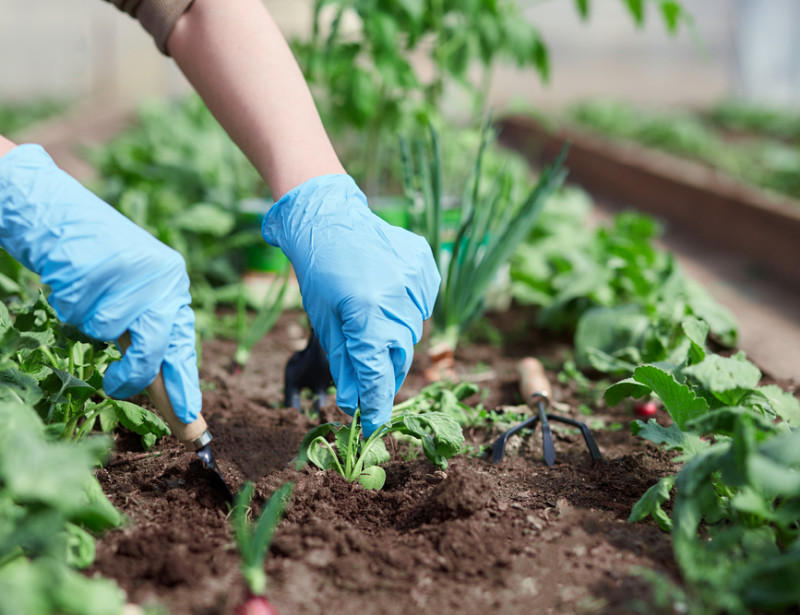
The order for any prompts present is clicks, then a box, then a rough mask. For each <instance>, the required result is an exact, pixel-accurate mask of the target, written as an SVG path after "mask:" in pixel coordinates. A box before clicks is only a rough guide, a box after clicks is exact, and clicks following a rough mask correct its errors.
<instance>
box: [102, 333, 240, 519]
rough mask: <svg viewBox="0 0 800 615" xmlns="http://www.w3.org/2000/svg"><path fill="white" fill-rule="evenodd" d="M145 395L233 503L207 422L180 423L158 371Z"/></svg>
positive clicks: (126, 340) (126, 342)
mask: <svg viewBox="0 0 800 615" xmlns="http://www.w3.org/2000/svg"><path fill="white" fill-rule="evenodd" d="M117 343H118V344H119V347H120V349H121V350H122V352H125V350H127V349H128V347H129V346H130V337H129V336H128V334H127V333H125V334H123V335H122V336H121V337H120V338H119V339H118V340H117ZM147 395H148V396H149V397H150V399H151V400H153V403H154V404H155V406H156V410H158V413H159V414H160V415H161V418H162V419H164V421H165V422H166V423H167V425H169V428H170V430H171V431H172V433H173V435H174V436H175V437H176V438H178V440H180V441H181V442H182V443H183V445H184V446H186V448H188V449H189V450H192V451H195V452H196V453H197V456H198V457H199V458H200V461H202V462H203V465H204V466H205V467H206V468H208V469H209V470H211V472H210V473H209V475H208V476H209V478H210V480H211V484H212V486H213V487H214V488H215V489H216V490H217V491H218V492H219V493H220V494H221V495H222V496H223V497H224V498H225V500H226V501H227V502H231V503H232V502H233V493H232V492H231V489H230V487H228V483H226V482H225V478H224V477H223V476H222V472H220V470H219V466H218V465H217V461H216V460H215V459H214V453H213V452H212V451H211V444H210V443H211V432H210V431H209V430H208V425H207V424H206V421H205V419H204V418H203V417H202V415H201V416H198V417H197V419H196V420H195V421H194V422H192V423H189V424H188V425H186V424H184V423H182V422H181V421H180V419H178V417H177V416H176V415H175V410H174V409H173V408H172V402H170V400H169V395H168V394H167V387H166V385H165V384H164V374H163V373H162V371H161V370H159V372H158V375H157V376H156V379H155V380H153V382H152V383H151V384H150V386H148V387H147Z"/></svg>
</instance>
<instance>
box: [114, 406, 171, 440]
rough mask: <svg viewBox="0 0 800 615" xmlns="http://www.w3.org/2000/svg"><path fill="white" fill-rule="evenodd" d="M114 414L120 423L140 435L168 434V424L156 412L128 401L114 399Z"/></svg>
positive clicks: (157, 436)
mask: <svg viewBox="0 0 800 615" xmlns="http://www.w3.org/2000/svg"><path fill="white" fill-rule="evenodd" d="M111 405H112V407H113V408H114V416H115V417H116V418H117V420H118V421H119V423H120V425H122V426H123V427H125V428H126V429H129V430H130V431H132V432H134V433H137V434H139V435H140V436H146V435H153V436H155V437H156V438H161V437H163V436H168V435H169V433H170V431H169V427H167V424H166V423H165V422H164V421H163V420H162V419H161V417H160V416H158V415H157V414H156V413H155V412H151V411H150V410H147V409H145V408H142V407H141V406H137V405H136V404H133V403H131V402H128V401H120V400H116V399H115V400H112V402H111Z"/></svg>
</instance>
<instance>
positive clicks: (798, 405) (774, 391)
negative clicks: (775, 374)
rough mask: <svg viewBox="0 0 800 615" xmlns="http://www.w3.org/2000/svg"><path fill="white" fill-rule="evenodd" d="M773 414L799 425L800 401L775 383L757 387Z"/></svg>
mask: <svg viewBox="0 0 800 615" xmlns="http://www.w3.org/2000/svg"><path fill="white" fill-rule="evenodd" d="M757 391H758V392H759V393H761V394H762V395H763V396H764V397H765V398H766V400H767V402H768V403H769V405H770V407H771V408H772V410H773V412H775V414H776V415H777V416H778V417H779V418H781V419H783V420H784V421H786V422H788V423H790V424H792V425H794V426H796V427H800V401H798V399H797V398H796V397H795V396H794V395H792V394H791V393H789V392H787V391H784V390H783V389H781V388H780V387H779V386H778V385H776V384H768V385H765V386H761V387H758V389H757Z"/></svg>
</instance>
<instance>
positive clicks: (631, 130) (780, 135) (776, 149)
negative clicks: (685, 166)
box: [568, 101, 800, 198]
mask: <svg viewBox="0 0 800 615" xmlns="http://www.w3.org/2000/svg"><path fill="white" fill-rule="evenodd" d="M568 118H569V119H570V120H571V121H574V122H577V123H578V124H580V125H582V126H585V127H587V128H589V129H591V130H594V131H597V132H599V133H602V134H604V135H607V136H609V137H612V138H614V139H623V140H630V141H634V142H637V143H641V144H642V145H646V146H648V147H653V148H657V149H661V150H664V151H667V152H670V153H673V154H677V155H679V156H685V157H687V158H691V159H694V160H698V161H701V162H704V163H707V164H709V165H711V166H713V167H715V168H717V169H719V170H720V171H722V172H724V173H726V174H728V175H730V176H732V177H735V178H737V179H740V180H742V181H745V182H747V183H751V184H754V185H756V186H760V187H763V188H768V189H770V190H774V191H776V192H780V193H782V194H785V195H788V196H791V197H793V198H800V115H798V114H796V113H790V112H780V111H777V110H772V109H763V108H758V107H750V106H745V105H741V104H733V103H727V104H724V105H720V106H718V107H717V108H715V109H713V110H712V111H711V112H709V113H707V114H704V113H699V112H698V113H695V112H689V111H682V112H681V111H671V112H670V111H657V110H652V109H643V108H640V107H636V106H634V105H631V104H628V103H623V102H618V101H593V102H587V103H582V104H579V105H576V106H574V107H573V108H572V109H570V111H569V113H568Z"/></svg>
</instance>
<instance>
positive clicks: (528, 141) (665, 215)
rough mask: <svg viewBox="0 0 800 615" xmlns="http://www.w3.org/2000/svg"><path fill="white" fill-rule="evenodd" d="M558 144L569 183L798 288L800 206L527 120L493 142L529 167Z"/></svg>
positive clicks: (634, 149)
mask: <svg viewBox="0 0 800 615" xmlns="http://www.w3.org/2000/svg"><path fill="white" fill-rule="evenodd" d="M566 141H569V142H571V144H572V146H571V149H570V152H569V155H568V156H567V163H566V165H567V167H568V168H569V179H570V180H571V181H573V182H575V183H578V184H580V185H582V186H583V187H584V188H586V189H587V190H589V191H591V192H592V193H593V194H594V195H596V196H598V197H600V198H604V199H609V200H613V201H614V202H616V203H619V204H620V205H624V206H628V207H634V208H636V209H639V210H641V211H645V212H647V213H649V214H652V215H654V216H656V217H658V218H662V219H664V220H666V221H668V222H669V223H670V224H671V225H674V226H676V227H680V228H681V230H683V231H688V232H690V233H692V234H693V235H695V236H696V237H697V238H698V239H699V240H703V241H708V242H710V243H711V244H713V245H716V246H718V247H719V248H722V249H726V250H731V251H736V252H737V253H738V254H743V255H746V256H747V257H749V258H752V259H753V261H755V262H756V263H758V264H759V265H761V266H763V267H764V268H765V269H767V270H768V271H770V272H772V273H774V274H775V275H777V276H778V277H780V278H781V279H783V280H784V281H786V282H788V283H790V284H791V285H796V286H798V287H799V288H800V266H799V264H800V202H798V201H794V200H792V199H790V198H787V197H782V196H780V195H777V194H774V193H771V192H767V191H765V190H761V189H758V188H754V187H752V186H750V185H746V184H744V183H742V182H739V181H736V180H734V179H732V178H730V177H728V176H725V175H723V174H721V173H720V172H718V171H716V170H714V169H712V168H710V167H708V166H706V165H703V164H700V163H697V162H692V161H688V160H684V159H681V158H677V157H675V156H672V155H669V154H665V153H662V152H658V151H655V150H651V149H647V148H644V147H641V146H638V145H634V144H616V143H611V142H609V141H607V140H605V139H603V138H600V137H598V136H596V135H593V134H589V133H587V132H584V131H581V130H577V129H575V128H564V127H559V128H557V129H554V130H549V129H547V128H546V127H544V126H543V125H542V124H540V123H539V122H537V121H536V120H534V119H532V118H527V117H509V118H506V119H504V120H503V121H502V122H501V123H500V142H501V143H502V144H504V145H506V146H508V147H511V148H513V149H516V150H518V151H519V152H521V153H522V154H524V155H525V156H526V157H527V158H528V159H529V160H530V161H531V162H533V163H536V164H539V163H542V162H548V161H551V160H552V159H553V158H554V157H555V156H556V154H557V153H558V151H559V150H560V149H561V147H562V146H563V144H564V142H566ZM798 172H800V170H798Z"/></svg>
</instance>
